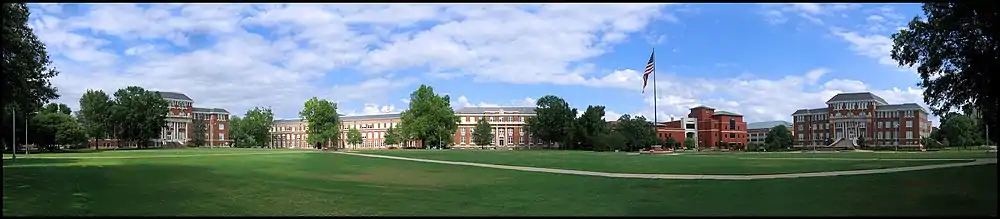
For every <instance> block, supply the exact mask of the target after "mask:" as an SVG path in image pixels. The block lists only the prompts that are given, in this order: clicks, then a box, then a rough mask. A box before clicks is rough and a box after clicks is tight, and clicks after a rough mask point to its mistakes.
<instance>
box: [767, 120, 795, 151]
mask: <svg viewBox="0 0 1000 219" xmlns="http://www.w3.org/2000/svg"><path fill="white" fill-rule="evenodd" d="M793 140H794V139H792V132H789V131H788V128H787V127H785V126H784V125H776V126H774V127H772V128H771V130H769V131H768V132H767V137H764V145H766V147H767V149H768V150H772V151H777V150H782V149H785V148H789V147H792V141H793Z"/></svg>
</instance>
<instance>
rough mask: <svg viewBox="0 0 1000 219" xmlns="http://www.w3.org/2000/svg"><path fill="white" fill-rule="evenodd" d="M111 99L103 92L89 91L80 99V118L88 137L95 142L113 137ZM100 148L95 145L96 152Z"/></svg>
mask: <svg viewBox="0 0 1000 219" xmlns="http://www.w3.org/2000/svg"><path fill="white" fill-rule="evenodd" d="M112 104H114V103H112V102H111V98H110V97H108V94H106V93H104V91H102V90H87V92H86V93H83V96H81V97H80V111H79V116H78V118H79V119H80V120H81V125H83V128H84V129H85V130H87V134H88V136H90V138H93V139H94V140H95V141H96V140H98V139H102V138H107V137H109V136H110V135H111V130H110V129H111V107H112ZM98 148H99V147H98V146H97V144H94V150H97V149H98Z"/></svg>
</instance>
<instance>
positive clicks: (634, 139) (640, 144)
mask: <svg viewBox="0 0 1000 219" xmlns="http://www.w3.org/2000/svg"><path fill="white" fill-rule="evenodd" d="M614 131H615V132H618V133H621V134H622V136H624V137H625V145H626V150H629V151H637V150H639V149H643V148H646V147H649V146H652V145H653V144H655V143H658V140H659V138H657V137H656V130H655V129H653V124H652V122H650V121H647V120H646V117H645V116H636V117H632V116H631V115H629V114H625V115H622V116H621V117H619V118H618V121H617V122H616V123H615V125H614Z"/></svg>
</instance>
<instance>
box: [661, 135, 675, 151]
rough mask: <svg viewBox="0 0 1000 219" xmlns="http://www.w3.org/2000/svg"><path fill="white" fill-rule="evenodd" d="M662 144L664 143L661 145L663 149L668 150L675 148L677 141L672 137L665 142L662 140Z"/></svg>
mask: <svg viewBox="0 0 1000 219" xmlns="http://www.w3.org/2000/svg"><path fill="white" fill-rule="evenodd" d="M663 143H664V145H663V146H664V147H668V148H674V147H677V140H676V139H674V137H673V136H669V137H667V140H664V141H663Z"/></svg>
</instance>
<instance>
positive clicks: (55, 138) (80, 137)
mask: <svg viewBox="0 0 1000 219" xmlns="http://www.w3.org/2000/svg"><path fill="white" fill-rule="evenodd" d="M32 120H33V121H32V123H33V124H32V125H33V126H32V127H33V128H34V129H35V130H34V132H33V135H32V137H33V138H34V143H35V144H37V145H38V146H39V148H41V149H45V150H47V151H55V150H56V148H57V147H56V146H58V145H78V144H82V143H85V142H86V141H87V133H86V131H85V130H84V129H83V126H81V125H80V123H78V122H77V121H76V120H75V119H73V117H72V116H70V115H68V114H63V113H60V112H40V113H38V114H37V115H35V116H34V118H32Z"/></svg>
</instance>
